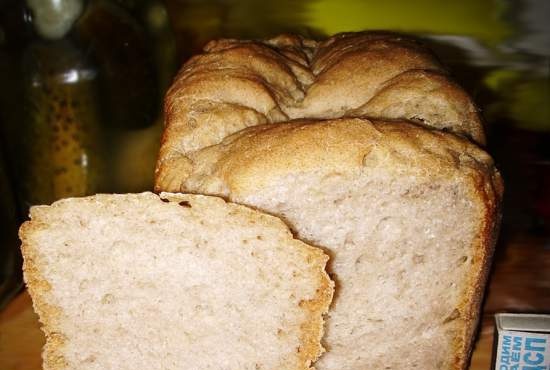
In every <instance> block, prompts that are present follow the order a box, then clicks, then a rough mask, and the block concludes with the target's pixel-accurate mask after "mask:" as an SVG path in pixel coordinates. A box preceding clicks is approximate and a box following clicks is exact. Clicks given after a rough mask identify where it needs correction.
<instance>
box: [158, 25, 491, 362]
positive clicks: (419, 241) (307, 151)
mask: <svg viewBox="0 0 550 370" xmlns="http://www.w3.org/2000/svg"><path fill="white" fill-rule="evenodd" d="M165 115H166V126H165V131H164V135H163V142H162V146H161V150H160V154H159V159H158V162H157V170H156V188H157V190H167V191H190V192H198V193H206V194H216V195H220V196H223V197H226V198H228V199H230V200H232V201H235V202H238V203H242V204H246V205H249V206H252V207H255V208H257V209H260V210H263V211H265V212H267V213H270V214H273V215H276V216H279V217H281V218H283V219H284V220H285V221H286V222H287V224H288V225H289V226H290V227H291V228H292V229H293V230H294V232H295V233H296V235H297V236H298V237H299V238H301V239H302V240H304V241H307V242H310V243H312V244H314V245H317V246H320V247H322V248H324V249H325V250H326V251H327V253H329V254H330V255H331V261H330V263H329V267H328V268H329V271H330V273H331V274H332V276H333V278H334V280H335V282H336V291H335V299H334V302H333V304H332V306H331V310H330V312H329V318H328V320H327V324H326V330H327V332H326V335H325V343H326V348H327V352H326V353H325V354H324V355H323V356H322V358H321V359H320V360H319V361H318V362H317V364H316V367H317V368H318V369H320V370H336V369H346V370H362V369H366V368H368V369H374V370H379V369H380V370H381V369H398V368H399V369H401V368H417V369H422V370H447V369H453V370H458V369H465V368H466V366H467V363H468V360H469V356H470V352H471V348H472V340H473V336H474V330H475V328H476V324H477V320H478V315H479V309H480V303H481V299H482V293H483V289H484V285H485V281H486V278H487V271H488V269H489V266H490V260H491V256H492V251H493V246H494V238H495V234H496V230H497V226H498V220H499V204H500V199H501V195H502V182H501V178H500V175H499V174H498V172H497V171H496V169H495V167H494V165H493V162H492V160H491V158H490V157H489V156H488V155H487V154H486V153H485V152H484V151H483V150H482V149H480V148H479V147H478V146H477V145H476V144H474V143H477V144H479V145H483V144H484V142H485V138H484V133H483V127H482V124H481V119H480V117H479V114H478V112H477V109H476V108H475V106H474V104H473V103H472V101H471V99H470V98H469V97H468V95H467V94H466V93H465V92H464V91H463V90H462V89H461V88H460V87H459V86H458V85H456V84H455V83H454V82H452V80H451V79H450V78H449V76H448V75H447V73H446V72H445V71H444V69H443V68H442V66H441V65H440V64H439V63H438V62H437V60H436V59H435V58H434V56H433V55H432V54H431V53H430V52H429V51H428V50H427V49H426V48H425V47H423V46H422V45H421V44H419V43H418V42H417V41H415V40H412V39H407V38H404V37H402V36H400V35H395V34H389V33H378V32H377V33H349V34H341V35H336V36H334V37H331V38H329V39H328V40H326V41H322V42H316V41H312V40H307V39H303V38H300V37H295V36H288V35H285V36H280V37H277V38H274V39H271V40H267V41H242V40H220V41H213V42H211V43H210V44H208V45H207V46H206V48H205V52H204V54H201V55H198V56H196V57H194V58H192V59H191V60H190V61H189V62H188V63H186V64H185V65H184V66H183V67H182V69H181V71H180V72H179V74H178V76H177V78H176V80H175V82H174V84H173V86H172V88H171V89H170V90H169V92H168V94H167V97H166V103H165ZM367 117H368V118H367ZM447 131H448V132H447Z"/></svg>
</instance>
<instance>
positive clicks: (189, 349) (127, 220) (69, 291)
mask: <svg viewBox="0 0 550 370" xmlns="http://www.w3.org/2000/svg"><path fill="white" fill-rule="evenodd" d="M31 219H32V220H31V221H29V222H26V223H25V224H24V225H23V226H22V228H21V231H20V236H21V239H22V241H23V245H22V251H23V256H24V276H25V281H26V283H27V286H28V289H29V292H30V294H31V296H32V298H33V303H34V308H35V310H36V312H37V313H38V314H39V317H40V320H41V322H42V323H43V330H44V332H45V334H46V337H47V343H46V346H45V349H44V354H43V357H44V369H45V370H92V369H93V370H99V369H101V370H105V369H117V370H136V369H148V370H155V369H157V370H161V369H162V370H169V369H172V370H176V369H177V370H181V369H187V370H193V369H194V370H204V369H216V370H222V369H227V370H243V369H250V370H258V369H264V370H275V369H277V370H279V369H292V370H298V369H299V370H304V369H310V366H311V365H310V364H311V362H312V361H314V360H315V359H316V358H317V357H318V356H319V355H320V354H321V353H322V351H323V349H322V347H321V345H320V340H321V337H322V335H323V319H322V315H323V314H324V313H326V311H327V309H328V306H329V303H330V301H331V297H332V289H333V288H332V287H333V283H332V282H331V281H330V279H329V278H328V275H327V274H326V273H325V270H324V268H325V264H326V262H327V259H328V257H327V256H326V255H325V254H324V253H323V252H322V251H321V250H320V249H318V248H314V247H311V246H308V245H306V244H304V243H302V242H300V241H298V240H295V239H293V237H292V235H291V234H290V232H289V230H288V228H287V227H286V226H285V225H284V224H283V222H281V221H280V220H279V219H277V218H275V217H272V216H268V215H265V214H262V213H260V212H257V211H254V210H251V209H249V208H246V207H244V206H239V205H235V204H231V203H226V202H225V201H223V200H222V199H220V198H216V197H206V196H198V195H182V194H167V193H164V194H161V196H160V197H159V196H157V195H154V194H152V193H142V194H128V195H96V196H91V197H87V198H73V199H65V200H61V201H58V202H56V203H54V204H52V205H51V206H39V207H33V208H32V209H31Z"/></svg>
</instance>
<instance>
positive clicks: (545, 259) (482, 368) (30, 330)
mask: <svg viewBox="0 0 550 370" xmlns="http://www.w3.org/2000/svg"><path fill="white" fill-rule="evenodd" d="M495 312H546V313H548V312H550V239H548V238H535V237H515V238H512V239H509V240H506V239H504V240H501V241H500V242H499V245H498V246H497V253H496V256H495V263H494V269H493V272H492V276H491V281H490V284H489V290H488V295H487V299H486V302H485V305H484V313H483V319H482V325H481V329H480V332H479V336H478V340H477V342H476V347H475V350H474V354H473V357H472V363H471V366H470V370H489V368H490V363H491V349H492V341H493V314H494V313H495ZM43 344H44V337H43V335H42V332H41V331H40V329H39V324H38V321H37V317H36V315H35V313H34V312H33V310H32V306H31V300H30V297H29V296H28V294H27V293H26V292H23V293H21V294H20V295H18V296H17V297H16V298H15V299H14V300H13V301H12V302H11V303H10V305H8V307H7V308H6V309H5V310H4V311H3V312H0V370H39V369H40V368H41V367H40V365H41V359H40V350H41V347H42V345H43Z"/></svg>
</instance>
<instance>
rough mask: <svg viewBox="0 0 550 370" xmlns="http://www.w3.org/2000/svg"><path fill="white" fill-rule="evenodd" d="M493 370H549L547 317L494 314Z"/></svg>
mask: <svg viewBox="0 0 550 370" xmlns="http://www.w3.org/2000/svg"><path fill="white" fill-rule="evenodd" d="M495 323H496V333H495V344H494V356H493V357H494V360H493V363H494V369H495V370H550V315H534V314H509V313H506V314H497V315H495Z"/></svg>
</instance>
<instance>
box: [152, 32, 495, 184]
mask: <svg viewBox="0 0 550 370" xmlns="http://www.w3.org/2000/svg"><path fill="white" fill-rule="evenodd" d="M405 91H407V96H403V98H401V99H399V101H395V96H402V95H403V94H404V92H405ZM405 97H406V99H405ZM201 103H202V104H201ZM224 107H225V108H224ZM226 108H227V109H226ZM164 112H165V125H166V129H165V131H164V134H163V137H162V145H161V149H160V153H159V157H158V162H157V168H156V171H155V172H156V182H157V189H165V190H166V189H172V188H171V187H170V186H168V185H169V184H170V181H171V180H170V178H171V175H170V173H169V172H170V171H171V168H173V167H174V164H173V163H172V162H173V161H172V160H173V159H174V158H178V157H182V156H183V157H187V156H188V155H189V154H190V153H191V152H193V151H196V150H200V149H202V148H204V147H207V146H210V145H214V144H217V143H219V142H220V141H221V140H222V139H223V138H224V137H225V136H228V135H229V134H232V133H234V132H237V131H239V130H241V129H243V128H245V127H249V126H254V125H259V124H265V123H279V122H286V121H289V120H294V119H303V118H316V119H329V118H339V117H352V116H358V117H371V118H377V119H400V120H403V119H405V120H413V121H417V122H422V123H423V124H425V125H427V126H433V127H438V128H444V129H446V130H448V131H451V132H454V133H456V134H459V135H462V136H466V137H468V138H471V139H472V140H474V141H476V142H477V143H479V144H484V143H485V136H484V133H483V123H482V121H481V118H480V115H479V112H478V109H477V108H476V107H475V104H474V103H473V102H472V100H471V99H470V97H469V96H468V95H467V94H466V93H465V92H464V91H463V90H462V88H461V87H460V86H458V85H457V84H456V83H455V82H453V81H452V80H451V78H450V77H449V76H448V74H447V73H446V72H445V70H444V69H443V67H442V66H441V65H440V64H439V62H438V61H437V59H436V58H435V57H434V55H433V54H432V53H431V52H430V51H429V50H428V49H427V48H426V47H424V46H423V45H422V44H421V43H420V42H418V41H417V40H415V39H412V38H408V37H404V36H402V35H399V34H394V33H387V32H359V33H345V34H338V35H335V36H333V37H330V38H329V39H327V40H325V41H322V42H317V41H314V40H309V39H305V38H302V37H299V36H293V35H281V36H278V37H275V38H273V39H270V40H263V41H249V40H233V39H222V40H216V41H212V42H210V43H209V44H208V45H207V46H206V47H205V49H204V53H203V54H200V55H197V56H194V57H193V58H191V59H190V60H189V61H188V62H187V63H185V64H184V65H183V66H182V68H181V70H180V71H179V73H178V75H177V76H176V78H175V80H174V83H173V85H172V87H171V88H170V89H169V90H168V92H167V94H166V99H165V105H164ZM199 116H200V118H197V117H199ZM251 116H254V117H251ZM180 162H181V161H180Z"/></svg>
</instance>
